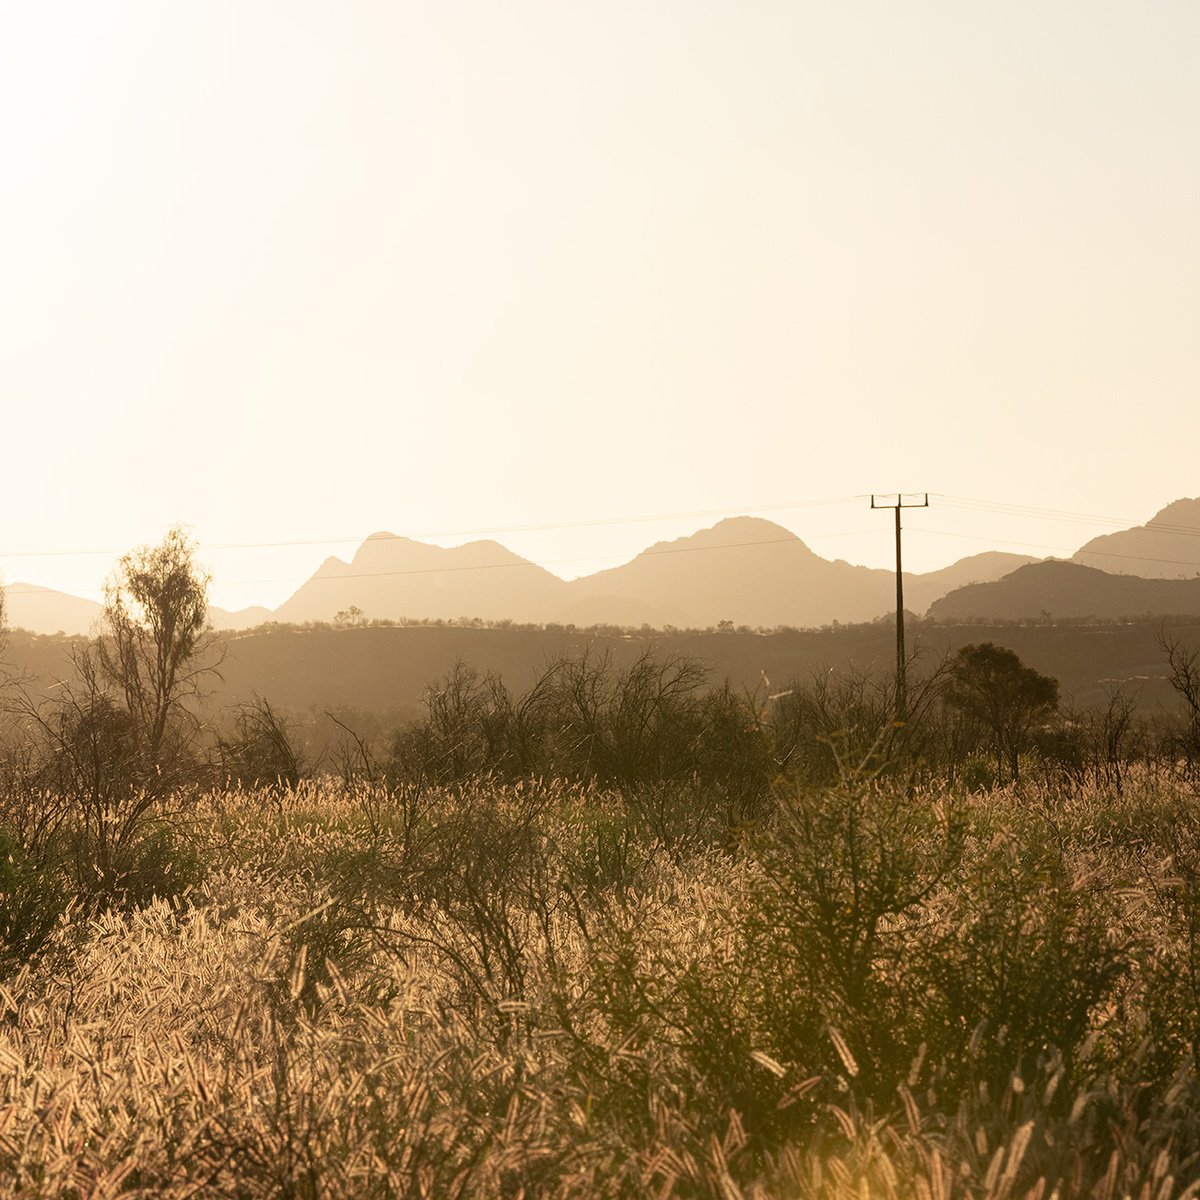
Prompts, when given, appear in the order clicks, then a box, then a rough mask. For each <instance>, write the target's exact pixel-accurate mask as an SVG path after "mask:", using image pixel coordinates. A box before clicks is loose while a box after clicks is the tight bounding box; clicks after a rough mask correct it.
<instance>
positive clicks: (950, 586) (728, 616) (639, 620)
mask: <svg viewBox="0 0 1200 1200" xmlns="http://www.w3.org/2000/svg"><path fill="white" fill-rule="evenodd" d="M1198 574H1200V499H1192V500H1189V499H1183V500H1178V501H1176V502H1174V503H1173V504H1170V505H1168V506H1167V507H1166V508H1164V509H1163V510H1162V511H1161V512H1160V513H1158V514H1157V515H1156V516H1155V517H1154V518H1153V519H1152V520H1151V521H1149V522H1147V523H1146V524H1145V525H1142V526H1138V527H1136V528H1132V529H1128V530H1123V531H1121V532H1118V533H1112V534H1104V535H1101V536H1099V537H1096V538H1093V539H1092V540H1091V541H1089V542H1088V543H1086V544H1085V545H1084V546H1083V547H1081V548H1080V549H1079V550H1078V551H1077V552H1076V554H1075V555H1074V556H1073V557H1072V559H1071V560H1070V561H1069V562H1062V561H1060V560H1035V559H1032V558H1030V557H1029V556H1026V555H1018V554H1007V553H1001V552H996V551H991V552H987V553H984V554H976V555H972V556H970V557H968V558H964V559H961V560H959V561H958V562H956V563H953V564H952V565H950V566H948V567H944V568H942V569H941V570H938V571H930V572H924V573H906V574H905V577H904V588H905V607H906V609H909V610H911V611H913V612H914V613H924V612H926V611H928V614H929V616H931V617H935V618H941V619H954V620H962V619H967V618H982V619H994V618H996V617H1003V618H1006V619H1025V618H1035V619H1036V618H1039V617H1044V616H1045V615H1046V614H1050V615H1052V616H1055V617H1064V618H1065V617H1085V616H1101V617H1114V618H1115V617H1123V616H1132V615H1144V614H1146V613H1160V612H1161V613H1164V614H1171V615H1184V614H1193V613H1200V579H1195V578H1193V577H1195V576H1197V575H1198ZM1193 593H1194V595H1193ZM894 606H895V576H894V574H893V572H891V571H889V570H881V569H876V568H871V567H862V566H855V565H853V564H851V563H848V562H845V561H843V560H841V559H837V560H830V559H826V558H822V557H821V556H820V555H818V554H816V553H815V552H814V551H813V550H811V549H810V548H809V547H808V546H807V545H805V543H804V542H803V541H802V540H801V539H800V538H798V537H797V536H796V535H795V534H793V533H791V532H790V531H789V530H787V529H784V528H783V527H782V526H780V525H776V524H774V523H773V522H771V521H767V520H763V519H761V518H758V517H732V518H729V519H727V520H723V521H720V522H718V523H717V524H716V525H714V526H713V527H711V528H709V529H703V530H700V531H698V532H697V533H694V534H692V535H690V536H688V537H683V538H678V539H676V540H674V541H668V542H659V543H657V544H655V545H653V546H650V547H648V548H647V549H646V550H644V551H642V553H640V554H639V555H637V556H636V557H635V558H634V559H632V560H631V561H630V562H627V563H624V564H623V565H621V566H619V567H613V568H611V569H608V570H604V571H599V572H596V573H595V574H592V575H586V576H583V577H581V578H579V579H574V580H570V581H568V580H563V579H560V578H559V577H558V576H557V575H554V574H552V573H551V572H549V571H547V570H546V569H545V568H543V567H540V566H538V565H537V564H536V563H533V562H530V561H529V560H528V559H525V558H522V557H520V556H519V555H517V554H514V553H513V552H512V551H511V550H508V549H507V548H506V547H504V546H502V545H500V544H499V543H498V542H494V541H479V542H470V543H468V544H467V545H463V546H457V547H454V548H451V549H443V548H441V547H438V546H431V545H428V544H427V543H424V542H418V541H415V540H413V539H411V538H406V537H402V536H398V535H396V534H392V533H387V532H381V533H376V534H372V535H371V536H370V537H368V538H367V539H366V540H365V541H364V542H363V543H362V545H361V546H360V547H359V548H358V550H357V552H356V553H355V554H354V556H353V558H352V559H351V560H350V561H349V562H345V561H343V560H342V559H340V558H329V559H327V560H326V561H325V562H324V563H322V564H321V566H320V567H319V568H318V569H317V571H316V572H315V573H314V574H313V575H312V577H311V578H309V579H308V580H307V581H306V582H305V583H304V584H302V585H301V587H300V588H299V589H298V590H297V591H296V592H295V593H294V594H293V595H292V596H291V597H289V598H288V599H287V600H286V601H284V603H283V604H281V605H280V606H279V607H278V608H277V609H275V610H274V611H273V612H272V611H270V610H268V609H265V608H252V609H243V610H241V611H240V612H236V613H230V612H226V611H224V610H222V609H218V608H214V609H210V618H211V620H212V624H213V626H214V628H216V629H219V630H230V629H244V628H249V627H252V626H255V625H259V624H261V623H263V622H265V621H270V620H274V621H279V622H293V623H303V622H307V621H329V620H332V619H333V618H334V617H335V616H336V615H337V614H338V613H339V612H346V611H349V610H350V609H351V608H357V609H358V610H360V611H361V613H362V615H363V617H364V618H365V619H367V620H371V619H389V620H401V619H405V618H407V619H412V620H421V619H438V618H442V619H452V618H457V617H480V618H482V619H484V620H486V621H501V620H505V619H507V620H511V621H514V622H517V623H559V624H564V625H576V626H581V627H582V626H589V625H619V626H626V627H641V626H643V625H649V626H651V627H653V628H659V629H661V628H664V627H668V626H675V627H677V628H698V629H704V628H708V627H711V626H716V625H719V624H721V623H723V622H727V621H728V622H732V623H733V624H734V625H746V626H751V627H754V628H774V627H776V626H792V627H796V628H813V627H818V626H822V625H828V624H833V623H835V622H841V623H844V624H845V623H855V622H864V621H872V620H875V619H877V618H880V617H884V616H886V615H887V614H889V613H890V612H892V610H893V608H894ZM7 610H8V622H9V624H10V625H12V626H16V627H23V628H26V629H30V630H33V631H35V632H44V633H53V632H59V631H61V632H65V633H85V632H88V630H89V629H90V628H91V626H92V624H93V623H94V621H95V620H96V618H97V617H98V616H99V614H100V606H99V605H98V604H96V603H94V602H92V601H88V600H83V599H80V598H78V597H75V596H68V595H66V594H65V593H62V592H54V591H52V590H50V589H47V588H39V587H36V586H34V585H31V584H14V585H12V586H11V587H10V588H8V589H7Z"/></svg>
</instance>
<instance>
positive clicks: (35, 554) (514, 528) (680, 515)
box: [0, 496, 863, 558]
mask: <svg viewBox="0 0 1200 1200" xmlns="http://www.w3.org/2000/svg"><path fill="white" fill-rule="evenodd" d="M861 499H863V497H862V496H826V497H823V498H820V499H816V500H792V501H788V502H786V503H782V504H757V505H749V504H748V505H743V506H736V505H730V506H727V507H725V508H707V509H705V508H700V509H692V510H690V511H678V512H669V513H643V514H640V515H637V516H630V517H604V518H596V519H594V520H584V521H558V522H550V523H547V524H542V525H494V526H488V527H486V528H477V529H433V530H423V531H418V532H416V533H409V534H399V533H388V534H385V535H372V536H373V539H374V540H377V541H418V540H420V539H421V538H454V537H483V536H485V535H489V534H498V533H545V532H551V531H553V530H559V529H596V528H604V527H609V526H611V527H614V528H615V527H617V526H621V525H641V524H647V523H649V522H651V521H674V520H683V519H687V518H693V517H728V516H729V515H730V514H731V513H734V512H736V513H739V514H741V515H752V514H755V513H763V512H784V511H787V510H791V509H800V508H822V507H826V506H832V505H835V504H848V503H850V502H852V501H855V500H861ZM366 540H367V538H366V537H364V536H363V535H362V534H356V535H353V536H347V537H323V538H293V539H282V540H279V541H265V542H198V543H197V549H200V550H274V549H283V548H286V547H292V546H336V545H351V544H357V543H360V542H364V541H366ZM128 550H129V547H128V546H123V547H120V548H111V547H110V548H106V549H89V550H10V551H0V558H88V557H92V556H97V555H121V554H125V553H127V552H128Z"/></svg>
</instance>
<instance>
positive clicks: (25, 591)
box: [4, 529, 876, 596]
mask: <svg viewBox="0 0 1200 1200" xmlns="http://www.w3.org/2000/svg"><path fill="white" fill-rule="evenodd" d="M875 532H876V530H874V529H852V530H848V531H847V532H845V533H821V534H814V535H813V536H812V537H810V538H808V539H801V538H798V537H796V536H795V535H794V534H793V535H791V536H789V537H784V538H762V539H760V540H757V541H750V542H722V543H721V544H720V545H716V546H664V547H661V548H658V549H653V548H652V549H649V550H643V551H642V552H641V553H640V554H637V555H635V558H653V557H658V556H659V555H663V554H695V553H699V552H701V551H708V550H740V549H743V548H745V547H747V546H779V545H784V544H786V543H788V542H800V543H801V544H806V543H807V541H814V540H816V538H818V537H820V538H827V537H837V538H842V537H859V536H861V535H863V534H867V533H875ZM595 558H596V556H595V555H590V556H587V557H583V556H580V557H576V558H559V559H550V560H549V563H548V564H543V563H536V562H531V561H530V560H529V559H526V558H521V559H517V560H516V561H515V562H502V563H468V564H465V565H462V566H446V567H408V568H405V569H404V570H401V571H356V572H353V573H347V574H338V575H310V576H309V577H308V578H307V579H306V580H303V581H302V582H304V583H336V582H341V581H342V580H345V579H387V578H391V577H396V576H401V575H445V574H457V573H458V572H460V571H495V570H502V569H504V568H505V567H536V568H538V569H539V570H545V568H546V565H550V566H562V565H565V564H568V563H575V562H594V561H595ZM627 561H633V560H632V559H630V560H627ZM603 569H604V570H612V569H613V568H610V567H608V568H603ZM596 573H597V574H599V572H596ZM293 582H295V577H294V576H287V577H276V578H273V579H226V580H222V584H223V586H229V585H231V584H239V585H240V584H247V583H293ZM64 586H66V585H64ZM70 586H75V585H70ZM4 590H5V594H6V595H10V596H21V595H27V596H32V595H38V594H40V593H41V592H43V591H57V590H58V589H56V588H44V587H39V586H37V585H30V586H28V587H26V588H22V587H20V586H12V587H8V588H5V589H4ZM85 590H88V591H91V592H97V591H98V589H96V588H91V587H89V588H87V589H85Z"/></svg>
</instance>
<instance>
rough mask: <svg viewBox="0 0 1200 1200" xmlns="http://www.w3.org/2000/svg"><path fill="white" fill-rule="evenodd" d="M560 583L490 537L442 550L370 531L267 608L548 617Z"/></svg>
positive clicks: (321, 615) (288, 612)
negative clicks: (353, 549)
mask: <svg viewBox="0 0 1200 1200" xmlns="http://www.w3.org/2000/svg"><path fill="white" fill-rule="evenodd" d="M564 587H565V584H564V583H563V581H562V580H561V579H559V578H558V576H557V575H552V574H551V573H550V572H549V571H547V570H545V569H544V568H543V567H539V566H538V565H537V564H536V563H532V562H530V561H529V560H528V559H524V558H521V557H520V556H519V555H516V554H514V553H513V552H512V551H511V550H506V549H505V548H504V547H503V546H501V545H500V544H499V543H498V542H490V541H486V542H470V543H468V544H467V545H465V546H457V547H455V548H453V549H450V550H446V549H443V548H442V547H440V546H430V545H427V544H426V543H424V542H416V541H413V540H412V539H411V538H405V537H398V536H397V535H395V534H392V533H374V534H372V535H371V536H370V537H369V538H367V540H366V541H365V542H363V544H362V545H361V546H360V547H359V549H358V552H357V553H356V554H355V555H354V558H353V559H351V561H350V562H348V563H347V562H343V561H342V560H341V559H340V558H328V559H326V560H325V562H324V563H322V565H321V566H320V568H319V569H318V570H317V572H316V574H314V575H313V576H312V578H311V579H309V580H308V581H307V582H306V583H305V584H303V585H302V586H301V587H300V589H299V590H298V591H297V592H295V593H294V594H293V595H292V596H291V597H290V598H289V599H288V600H286V601H284V603H283V604H281V605H280V606H279V608H277V609H276V610H275V614H274V617H275V619H276V620H278V621H296V622H300V621H327V620H329V619H331V618H332V617H333V616H334V615H335V614H336V613H338V612H340V611H343V610H348V609H349V608H350V607H351V606H354V607H357V608H360V609H362V611H363V614H364V615H365V616H366V617H368V618H373V619H399V618H402V617H408V618H412V619H417V620H419V619H422V618H438V617H443V618H453V617H482V618H483V619H484V620H503V619H505V618H508V619H510V620H514V621H528V622H542V621H552V620H555V619H556V617H557V614H558V611H559V609H560V608H561V606H562V603H563V598H562V597H563V593H562V589H563V588H564Z"/></svg>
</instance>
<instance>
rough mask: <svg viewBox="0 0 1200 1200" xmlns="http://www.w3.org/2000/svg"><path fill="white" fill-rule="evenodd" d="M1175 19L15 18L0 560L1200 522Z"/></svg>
mask: <svg viewBox="0 0 1200 1200" xmlns="http://www.w3.org/2000/svg"><path fill="white" fill-rule="evenodd" d="M1198 45H1200V5H1197V4H1196V3H1195V2H1194V0H1178V2H1170V0H1137V2H1128V3H1125V2H1117V0H1086V2H1084V0H1070V2H1069V0H1034V2H1025V0H1007V2H1006V3H1003V4H996V3H994V2H988V3H983V2H979V0H906V2H905V3H903V4H897V3H895V0H839V2H838V3H836V4H834V3H828V2H822V3H806V2H802V0H789V2H783V0H742V2H740V3H736V4H734V3H731V2H729V0H595V2H593V0H544V2H543V0H505V3H503V4H500V3H496V2H495V0H436V2H433V0H430V2H427V3H408V2H406V0H388V2H377V3H375V2H368V0H337V2H336V3H335V2H334V0H327V2H325V3H311V2H308V0H207V2H206V3H204V4H193V5H183V4H162V3H161V2H160V0H145V2H142V3H133V2H129V0H113V2H111V3H106V4H103V5H100V4H96V3H94V2H92V0H55V2H54V3H40V4H23V3H19V2H18V0H0V575H2V577H3V578H4V580H5V581H7V582H10V583H11V582H14V581H18V580H20V581H30V582H34V583H40V584H44V585H46V586H52V587H58V588H61V589H63V590H67V591H72V592H75V593H76V594H79V595H88V596H91V597H95V596H97V594H98V592H99V589H100V587H101V583H102V580H103V578H104V577H105V575H106V574H107V573H108V572H109V571H110V570H111V569H112V567H113V563H114V560H115V559H116V557H117V556H118V555H119V554H120V553H122V552H124V551H125V550H128V549H130V548H132V547H134V546H138V545H143V544H147V543H152V542H155V541H157V540H158V539H159V538H160V537H161V536H162V534H163V533H164V532H165V531H166V530H167V529H168V528H169V527H170V526H172V525H174V524H176V523H181V524H183V525H184V526H185V527H186V529H187V530H188V531H189V532H190V533H191V534H192V536H193V537H195V539H196V540H197V542H198V544H199V555H200V558H201V560H202V561H203V562H204V563H205V564H207V565H208V566H209V568H210V569H211V570H212V573H213V589H212V599H213V600H214V602H215V603H217V604H220V605H222V606H223V607H226V608H239V607H242V606H243V605H249V604H260V603H261V604H267V605H275V604H278V603H280V602H281V601H282V600H283V599H285V598H286V597H287V596H288V595H289V594H290V593H291V592H292V591H294V590H295V588H296V587H298V586H299V584H300V583H301V582H303V580H304V579H305V578H306V577H307V576H308V575H309V574H311V572H312V571H313V570H314V569H315V568H316V567H317V566H318V565H319V563H320V562H321V561H322V560H323V559H324V558H325V557H327V556H328V555H330V554H337V555H338V556H340V557H343V558H349V557H350V556H351V555H352V554H353V552H354V549H355V547H356V545H357V544H358V542H359V541H361V540H362V539H363V538H364V537H366V536H367V535H368V534H370V533H372V532H374V531H377V530H390V531H392V532H394V533H399V534H403V535H407V536H412V537H418V538H421V539H423V540H429V541H436V542H438V543H439V544H443V545H454V544H457V543H460V542H463V541H467V540H471V538H472V537H475V536H486V537H493V538H495V540H497V541H501V542H503V543H504V544H505V545H507V546H509V547H510V548H511V549H513V550H515V551H516V552H518V553H520V554H523V555H525V556H526V557H529V558H531V559H533V560H535V561H537V562H540V563H542V564H543V565H545V566H547V567H549V569H551V570H553V571H555V572H556V573H558V574H560V575H563V576H567V577H570V576H574V575H578V574H581V573H586V572H589V571H592V570H597V569H600V568H601V567H605V566H611V565H615V564H616V563H618V562H621V561H624V560H626V559H628V558H630V557H632V556H633V555H634V554H636V553H637V552H638V551H639V550H641V549H642V548H644V547H645V546H647V545H649V544H650V543H652V542H655V541H658V540H662V539H666V538H674V537H679V536H683V535H686V534H688V533H691V532H694V531H695V530H696V529H698V528H701V527H703V526H705V525H710V524H712V523H713V522H714V521H715V520H717V519H719V518H720V517H721V516H724V515H736V514H741V513H758V514H761V515H763V516H766V517H770V518H771V519H773V520H776V521H778V522H779V523H780V524H782V525H784V526H786V527H787V528H788V529H791V530H792V531H794V532H795V533H797V534H798V535H799V536H800V537H802V538H804V539H805V540H806V541H807V542H808V543H809V544H810V545H811V546H812V547H813V549H815V550H817V552H818V553H820V554H823V555H825V556H826V557H830V558H845V559H847V560H849V561H852V562H857V563H865V564H868V565H871V566H888V565H891V563H892V555H893V537H892V524H891V518H890V514H889V513H880V512H872V511H871V510H870V508H869V496H870V494H871V493H880V494H883V493H888V492H900V491H904V492H921V493H924V492H926V491H928V492H930V493H932V495H931V502H930V507H929V508H928V509H921V510H914V511H912V512H909V513H906V514H905V526H906V534H905V543H904V546H905V565H906V567H910V568H912V569H916V570H929V569H933V568H936V567H939V566H943V565H945V564H947V563H949V562H951V561H953V560H955V559H957V558H960V557H962V556H964V555H966V554H970V553H975V552H978V551H980V550H985V549H1002V550H1012V551H1017V552H1025V553H1031V554H1039V555H1042V554H1069V553H1071V552H1072V551H1073V550H1074V549H1075V548H1077V547H1078V546H1079V545H1080V544H1082V543H1083V542H1084V541H1086V540H1087V539H1088V538H1090V537H1092V536H1094V535H1095V534H1097V533H1102V532H1106V531H1109V530H1111V529H1115V528H1121V527H1125V526H1128V525H1130V524H1136V523H1141V522H1143V521H1145V520H1147V519H1149V518H1150V517H1151V516H1152V515H1153V514H1154V513H1155V512H1156V511H1157V510H1158V509H1160V508H1162V507H1163V506H1165V505H1166V504H1167V503H1169V502H1170V501H1172V500H1174V499H1178V498H1179V497H1181V496H1195V495H1200V467H1198V465H1197V448H1198V447H1200V436H1198V435H1200V403H1198V402H1197V401H1198V398H1200V388H1198V384H1200V221H1198V220H1197V216H1196V214H1197V213H1200V121H1198V120H1197V114H1200V72H1198V71H1196V69H1195V54H1196V47H1197V46H1198Z"/></svg>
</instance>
